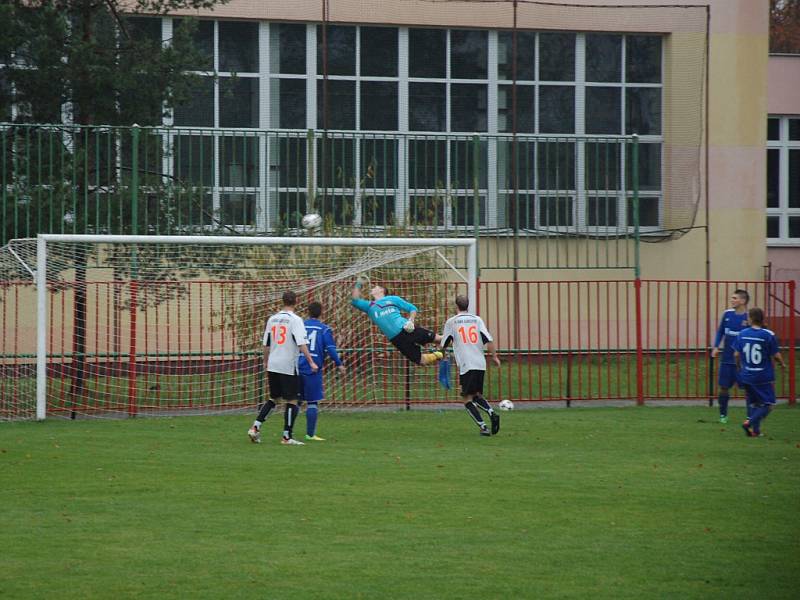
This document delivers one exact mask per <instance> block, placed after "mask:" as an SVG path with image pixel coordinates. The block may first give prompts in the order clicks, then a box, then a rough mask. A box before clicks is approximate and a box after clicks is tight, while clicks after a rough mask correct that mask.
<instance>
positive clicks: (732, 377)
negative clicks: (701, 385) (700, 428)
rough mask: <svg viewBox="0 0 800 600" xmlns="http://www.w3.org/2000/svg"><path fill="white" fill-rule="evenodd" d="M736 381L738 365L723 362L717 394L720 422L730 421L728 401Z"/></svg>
mask: <svg viewBox="0 0 800 600" xmlns="http://www.w3.org/2000/svg"><path fill="white" fill-rule="evenodd" d="M734 383H736V365H732V364H728V363H722V364H721V365H720V366H719V375H718V377H717V384H718V385H719V389H718V394H717V404H718V405H719V422H720V423H727V422H728V403H729V402H730V399H731V395H730V389H731V387H733V384H734Z"/></svg>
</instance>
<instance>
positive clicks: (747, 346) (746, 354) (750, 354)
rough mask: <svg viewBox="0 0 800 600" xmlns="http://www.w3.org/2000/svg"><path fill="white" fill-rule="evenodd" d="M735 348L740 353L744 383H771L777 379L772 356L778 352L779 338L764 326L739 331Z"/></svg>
mask: <svg viewBox="0 0 800 600" xmlns="http://www.w3.org/2000/svg"><path fill="white" fill-rule="evenodd" d="M733 349H734V350H736V351H737V352H738V353H739V354H740V358H741V361H742V370H741V371H740V377H741V380H742V383H770V382H772V381H775V369H774V368H773V366H772V357H773V356H775V355H776V354H777V353H778V339H777V338H776V337H775V334H774V333H773V332H772V331H770V330H769V329H766V328H764V327H759V328H758V329H756V328H754V327H749V328H747V329H744V330H742V331H741V332H739V336H738V337H737V338H736V340H734V342H733Z"/></svg>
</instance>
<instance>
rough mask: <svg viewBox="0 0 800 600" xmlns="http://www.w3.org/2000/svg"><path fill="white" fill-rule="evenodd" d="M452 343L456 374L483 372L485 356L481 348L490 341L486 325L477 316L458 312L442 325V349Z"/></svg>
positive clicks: (490, 336)
mask: <svg viewBox="0 0 800 600" xmlns="http://www.w3.org/2000/svg"><path fill="white" fill-rule="evenodd" d="M451 341H452V342H453V352H454V354H455V356H456V362H457V363H458V372H459V374H461V375H463V374H464V373H466V372H467V371H485V370H486V356H485V355H484V353H483V346H484V345H485V344H488V343H489V342H491V341H493V340H492V335H491V334H490V333H489V330H488V329H487V328H486V324H485V323H484V322H483V319H481V318H480V317H479V316H477V315H473V314H471V313H467V312H460V313H458V314H457V315H455V316H452V317H450V318H449V319H448V320H447V322H446V323H445V324H444V331H443V332H442V342H441V344H442V348H445V347H446V346H447V345H448V344H449V343H450V342H451Z"/></svg>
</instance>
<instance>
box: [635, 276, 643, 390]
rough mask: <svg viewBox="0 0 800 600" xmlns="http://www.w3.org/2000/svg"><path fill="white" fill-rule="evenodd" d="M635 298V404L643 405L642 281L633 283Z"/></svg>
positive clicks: (637, 279) (637, 278)
mask: <svg viewBox="0 0 800 600" xmlns="http://www.w3.org/2000/svg"><path fill="white" fill-rule="evenodd" d="M633 288H634V292H635V296H636V404H638V405H639V406H641V405H643V404H644V355H643V350H642V280H641V279H639V277H638V276H637V277H636V279H635V280H634V282H633Z"/></svg>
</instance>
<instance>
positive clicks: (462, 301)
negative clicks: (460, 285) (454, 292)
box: [456, 294, 469, 310]
mask: <svg viewBox="0 0 800 600" xmlns="http://www.w3.org/2000/svg"><path fill="white" fill-rule="evenodd" d="M456 306H457V307H458V310H467V309H468V308H469V298H467V297H466V296H465V295H464V294H459V295H458V296H456Z"/></svg>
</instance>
